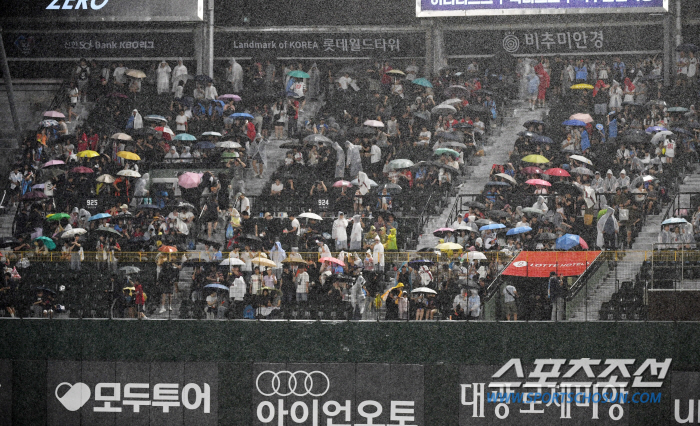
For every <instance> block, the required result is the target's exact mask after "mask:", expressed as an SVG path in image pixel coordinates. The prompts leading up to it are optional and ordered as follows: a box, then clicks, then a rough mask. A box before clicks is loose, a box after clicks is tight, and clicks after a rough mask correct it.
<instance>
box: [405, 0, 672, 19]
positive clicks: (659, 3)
mask: <svg viewBox="0 0 700 426" xmlns="http://www.w3.org/2000/svg"><path fill="white" fill-rule="evenodd" d="M667 11H668V0H416V16H418V17H431V16H478V15H528V14H538V15H540V14H567V13H575V14H579V13H628V12H636V13H652V12H657V13H658V12H667Z"/></svg>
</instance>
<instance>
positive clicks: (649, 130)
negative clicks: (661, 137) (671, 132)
mask: <svg viewBox="0 0 700 426" xmlns="http://www.w3.org/2000/svg"><path fill="white" fill-rule="evenodd" d="M664 130H668V129H667V128H665V127H664V126H651V127H647V128H646V130H645V132H647V133H654V132H661V131H664Z"/></svg>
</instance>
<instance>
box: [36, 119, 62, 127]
mask: <svg viewBox="0 0 700 426" xmlns="http://www.w3.org/2000/svg"><path fill="white" fill-rule="evenodd" d="M39 125H40V126H41V127H53V126H58V121H56V120H42V121H41V122H40V123H39Z"/></svg>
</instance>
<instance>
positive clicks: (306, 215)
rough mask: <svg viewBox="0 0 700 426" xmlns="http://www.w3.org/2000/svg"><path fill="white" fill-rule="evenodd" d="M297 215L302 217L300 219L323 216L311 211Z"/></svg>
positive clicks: (317, 218) (315, 218) (320, 218)
mask: <svg viewBox="0 0 700 426" xmlns="http://www.w3.org/2000/svg"><path fill="white" fill-rule="evenodd" d="M297 217H298V218H302V219H313V220H323V218H322V217H321V216H319V215H317V214H316V213H311V212H306V213H302V214H300V215H299V216H297Z"/></svg>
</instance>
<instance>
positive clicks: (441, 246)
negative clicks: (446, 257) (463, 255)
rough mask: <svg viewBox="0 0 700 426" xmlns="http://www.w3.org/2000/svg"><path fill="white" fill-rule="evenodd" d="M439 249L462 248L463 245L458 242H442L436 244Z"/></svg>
mask: <svg viewBox="0 0 700 426" xmlns="http://www.w3.org/2000/svg"><path fill="white" fill-rule="evenodd" d="M435 248H436V249H438V250H462V246H460V245H459V244H457V243H442V244H438V245H436V246H435Z"/></svg>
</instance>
